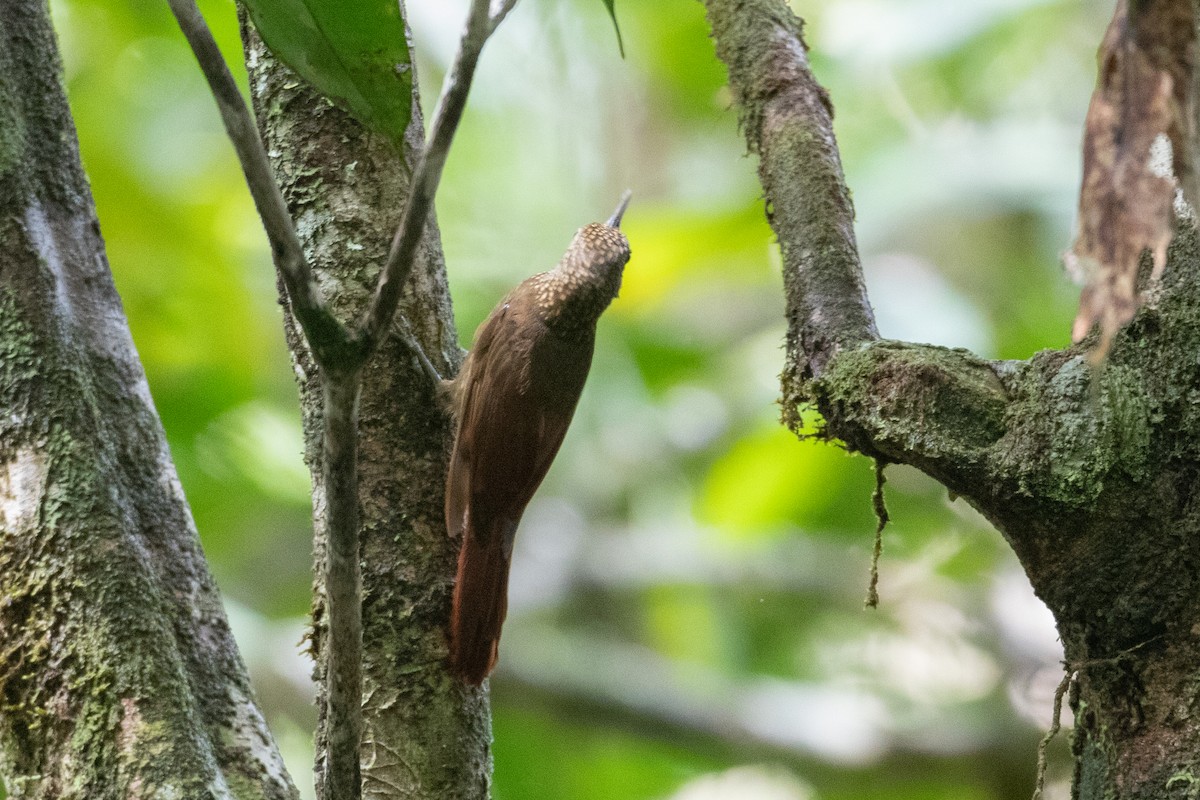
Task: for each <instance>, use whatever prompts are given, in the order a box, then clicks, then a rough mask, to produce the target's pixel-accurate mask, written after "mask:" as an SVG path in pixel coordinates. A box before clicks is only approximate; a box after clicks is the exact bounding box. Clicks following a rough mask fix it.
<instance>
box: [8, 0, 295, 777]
mask: <svg viewBox="0 0 1200 800" xmlns="http://www.w3.org/2000/svg"><path fill="white" fill-rule="evenodd" d="M60 73H61V64H60V62H59V57H58V51H57V48H56V44H55V40H54V35H53V31H52V29H51V27H50V22H49V15H48V8H47V6H46V4H45V2H44V0H12V1H11V2H7V3H4V4H0V410H2V413H0V774H2V775H3V776H4V780H5V783H6V786H7V790H8V792H9V795H10V796H11V797H14V798H47V799H49V798H59V797H88V798H127V797H189V798H190V797H195V798H235V797H236V798H271V799H272V800H276V799H277V800H286V799H287V798H295V797H296V796H297V795H296V790H295V788H294V787H293V786H292V784H291V781H290V779H289V778H288V776H287V774H286V772H285V770H284V767H283V763H282V761H281V759H280V757H279V754H278V752H277V751H276V748H275V745H274V743H273V741H272V740H271V737H270V734H269V733H268V732H267V730H266V726H265V724H264V722H263V719H262V715H261V713H260V711H259V709H258V707H257V705H256V704H255V700H254V696H253V692H252V691H251V689H250V683H249V679H248V678H247V675H246V670H245V668H244V666H243V665H242V662H241V659H240V657H239V655H238V653H237V650H236V648H235V646H234V642H233V638H232V636H231V634H230V631H229V626H228V623H227V622H226V619H225V615H224V611H223V609H222V606H221V601H220V597H219V596H218V594H217V590H216V587H215V585H214V583H213V580H212V577H211V576H210V575H209V573H208V570H207V566H206V564H205V561H204V557H203V553H202V552H201V549H200V544H199V540H198V538H197V535H196V529H195V525H194V524H193V522H192V518H191V513H190V511H189V509H188V507H187V503H186V501H185V500H184V497H183V493H182V490H181V488H180V486H179V481H178V478H177V476H176V473H175V469H174V466H173V465H172V463H171V460H170V455H169V452H168V450H167V444H166V439H165V436H164V434H163V430H162V427H161V425H160V423H159V420H158V417H157V415H156V413H155V410H154V406H153V403H152V401H151V399H150V392H149V389H148V387H147V385H146V378H145V375H144V374H143V372H142V368H141V365H140V363H139V361H138V358H137V354H136V352H135V350H134V346H133V341H132V339H131V338H130V335H129V330H128V327H127V325H126V322H125V316H124V312H123V311H122V308H121V302H120V299H119V298H118V296H117V293H116V290H115V288H114V287H113V283H112V277H111V275H110V273H109V270H108V263H107V259H106V257H105V254H104V245H103V241H102V240H101V237H100V228H99V223H98V221H97V219H96V213H95V209H94V207H93V203H92V198H91V193H90V191H89V188H88V185H87V179H86V178H85V176H84V173H83V169H82V166H81V165H80V162H79V152H78V144H77V142H76V138H75V129H74V125H73V122H72V120H71V117H70V112H69V110H68V108H67V102H66V98H65V96H64V94H63V89H62V85H61V77H60Z"/></svg>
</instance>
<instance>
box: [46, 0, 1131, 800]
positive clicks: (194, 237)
mask: <svg viewBox="0 0 1200 800" xmlns="http://www.w3.org/2000/svg"><path fill="white" fill-rule="evenodd" d="M201 5H202V8H203V10H204V11H205V13H206V15H207V16H208V18H209V20H210V23H211V24H212V26H213V28H214V30H215V32H216V34H217V36H218V38H219V40H220V41H221V44H222V46H223V48H224V49H225V51H226V53H227V55H228V57H229V58H230V59H231V60H234V61H235V64H234V67H235V72H236V73H237V74H238V75H239V78H240V79H241V80H244V70H243V68H242V67H241V65H240V63H239V61H238V59H239V53H240V50H239V46H238V41H237V30H236V19H235V14H234V7H233V5H232V4H231V3H229V2H224V1H223V0H211V1H209V2H204V3H202V4H201ZM408 6H409V10H410V13H411V14H412V18H413V24H414V41H415V47H416V52H417V56H418V66H419V71H418V75H419V78H420V80H421V84H422V88H423V90H424V97H425V98H426V108H427V109H428V108H429V107H430V104H431V101H432V98H434V97H436V94H437V87H438V85H439V83H440V80H441V77H442V74H443V71H444V69H445V67H446V63H447V61H448V59H449V56H450V53H451V50H452V48H453V46H454V43H455V41H456V38H457V30H458V26H459V25H460V24H461V20H462V19H463V15H464V13H465V7H464V3H463V2H461V0H460V1H459V2H453V3H451V2H446V0H409V2H408ZM794 6H795V8H796V11H797V12H798V13H800V14H801V15H803V16H805V17H806V19H807V20H808V27H807V35H808V40H809V43H810V45H811V46H812V48H813V49H812V52H811V58H812V62H813V66H814V69H815V70H816V72H817V75H818V77H819V78H820V79H821V80H822V81H823V82H824V84H825V86H826V87H827V88H828V89H829V91H830V94H831V96H832V98H833V102H834V104H835V106H836V109H837V118H836V126H837V133H838V137H839V141H840V144H841V148H842V158H843V162H844V164H845V168H846V173H847V179H848V181H849V184H850V186H851V187H852V189H853V191H854V198H855V202H856V205H857V210H858V222H859V227H858V235H859V243H860V246H861V249H862V253H863V257H864V262H865V269H866V274H867V283H868V286H869V289H870V292H871V298H872V301H873V304H874V306H875V309H876V313H877V315H878V319H879V325H880V328H881V330H882V332H883V334H884V335H885V336H889V337H893V338H901V339H911V340H920V341H932V342H936V343H941V344H946V345H950V346H962V347H969V348H971V349H973V350H975V351H976V352H978V353H980V354H981V355H984V356H987V357H994V358H1025V357H1027V356H1029V355H1030V354H1032V353H1034V352H1035V351H1037V350H1039V349H1042V348H1047V347H1059V346H1062V345H1065V344H1066V343H1067V341H1068V334H1069V329H1070V321H1071V318H1072V316H1073V313H1074V304H1075V300H1076V296H1077V292H1076V289H1075V288H1074V287H1073V286H1072V285H1071V284H1070V282H1069V281H1068V280H1067V278H1066V277H1065V276H1064V274H1063V272H1062V269H1061V268H1060V266H1059V263H1058V253H1059V252H1061V251H1062V250H1064V249H1066V247H1067V246H1068V244H1069V242H1070V234H1071V224H1072V219H1073V217H1074V209H1075V192H1076V191H1077V188H1078V181H1079V165H1080V156H1079V142H1080V134H1081V129H1082V119H1083V115H1084V112H1085V109H1086V105H1087V100H1088V96H1089V93H1090V90H1091V87H1092V83H1093V80H1094V73H1095V49H1096V46H1097V44H1098V42H1099V39H1100V36H1101V34H1102V32H1103V28H1104V25H1105V22H1106V20H1107V17H1108V15H1109V13H1110V12H1111V7H1110V6H1109V4H1107V3H1098V2H1039V1H1038V0H974V2H970V3H965V2H961V0H943V1H935V0H905V1H904V2H901V1H900V0H836V1H835V0H821V1H816V0H814V1H812V2H797V3H795V4H794ZM52 7H53V10H54V13H55V20H56V25H57V27H58V30H59V32H60V36H61V46H62V51H63V57H64V62H65V70H66V77H67V84H68V89H69V92H70V99H71V104H72V108H73V110H74V113H75V116H76V123H77V125H78V128H79V138H80V141H81V143H82V148H83V156H84V161H85V165H86V167H87V170H88V173H89V175H90V177H91V180H92V186H93V190H94V191H95V195H96V201H97V205H98V207H99V213H100V219H101V224H102V228H103V231H104V235H105V239H106V242H107V244H108V252H109V257H110V260H111V263H112V268H113V272H114V274H115V276H116V281H117V285H118V287H119V289H120V291H121V295H122V297H123V299H124V302H125V309H126V312H127V313H128V315H129V320H130V326H131V327H132V329H133V335H134V339H135V340H136V342H137V346H138V348H139V350H140V353H141V356H142V359H143V361H144V363H145V366H146V371H147V373H148V375H149V380H150V385H151V388H152V391H153V394H154V398H155V401H156V403H157V405H158V408H159V411H160V413H161V414H162V418H163V423H164V425H165V426H166V429H167V433H168V436H169V438H170V442H171V448H172V452H173V454H174V457H175V460H176V463H177V465H178V468H179V472H180V476H181V478H182V480H183V484H184V487H185V489H186V492H187V496H188V499H189V500H190V502H191V504H192V508H193V511H194V513H195V517H196V521H197V523H198V525H199V528H200V533H201V536H202V537H203V541H204V547H205V550H206V552H207V554H208V556H209V559H210V561H211V563H212V568H213V570H214V572H215V573H216V576H217V579H218V581H219V582H220V585H221V588H222V590H223V591H224V593H225V596H226V598H227V601H228V604H229V608H230V615H231V619H232V621H233V623H234V626H235V630H236V633H237V634H238V636H239V639H240V641H241V643H242V647H243V652H244V655H245V657H246V660H247V662H248V663H249V665H250V667H251V670H252V673H253V675H254V679H255V682H256V686H257V688H258V691H259V694H260V699H261V700H262V702H263V704H264V707H265V709H266V711H267V714H268V716H269V720H270V724H271V727H272V729H273V730H274V731H275V733H276V735H277V737H278V739H279V741H280V745H281V747H282V748H283V750H284V752H285V756H286V758H287V759H288V761H289V764H290V766H291V767H292V769H293V772H294V775H295V776H296V778H297V781H298V782H299V783H300V784H301V786H302V790H303V791H304V792H306V793H308V796H311V788H310V787H309V783H310V766H309V764H310V760H311V733H310V731H311V729H312V727H313V724H314V720H315V714H314V711H313V709H312V706H311V695H312V690H311V687H310V686H309V684H308V683H307V676H308V666H307V665H306V664H305V663H304V661H303V660H302V658H301V655H300V652H299V639H300V636H301V634H302V631H303V626H304V614H305V611H306V609H307V604H308V599H307V592H308V587H309V584H310V579H309V569H310V563H309V561H310V559H309V552H310V546H309V537H310V531H309V506H308V503H309V498H308V476H307V474H306V472H305V470H304V468H303V465H302V463H301V460H300V451H301V441H300V427H299V420H298V412H297V407H296V391H295V387H294V385H293V382H292V376H291V372H290V367H289V362H288V358H287V353H286V350H285V348H284V345H283V341H282V335H281V326H280V315H279V310H278V307H277V305H276V302H275V288H274V282H275V281H274V275H273V273H272V269H271V266H270V262H269V256H268V252H267V248H266V245H265V242H264V239H263V236H262V233H261V230H260V227H259V223H258V221H257V218H256V217H255V215H254V212H253V208H252V205H251V202H250V200H249V198H248V196H247V194H246V191H245V188H244V186H243V184H242V180H241V175H240V173H239V171H238V168H237V166H236V164H235V162H234V159H233V156H232V152H231V149H230V147H229V146H228V144H227V143H226V141H225V140H224V138H223V134H222V131H221V129H220V124H219V120H218V117H217V113H216V110H215V108H214V106H213V103H212V101H211V99H210V98H209V97H208V95H207V93H206V90H205V87H204V84H203V82H202V80H201V78H200V75H199V72H198V70H197V69H196V67H195V64H194V63H193V61H192V58H191V55H190V53H189V52H188V50H187V49H186V47H185V45H184V43H183V41H182V38H181V36H180V35H179V33H178V31H177V30H176V29H175V27H174V25H173V22H172V20H171V18H170V16H169V14H168V11H167V7H166V4H165V3H161V2H149V0H126V2H117V0H53V2H52ZM617 12H618V15H619V18H620V22H621V30H622V33H623V36H624V41H625V49H626V55H627V57H626V59H625V60H621V59H620V57H619V56H618V53H617V48H616V43H615V37H614V34H613V30H612V23H611V20H610V19H609V17H608V13H607V11H606V9H605V6H604V3H602V2H600V0H570V1H566V0H522V2H521V3H520V4H519V6H518V8H517V10H516V11H515V12H513V14H512V16H511V17H510V18H509V20H508V22H506V23H505V25H504V26H503V27H502V28H501V29H500V31H499V33H498V34H497V35H496V37H495V38H494V40H493V41H492V42H491V43H490V44H489V45H488V48H487V50H486V51H485V55H484V58H483V60H482V63H481V66H480V72H479V75H478V77H477V82H476V85H475V88H474V90H473V93H472V98H471V104H470V105H469V107H468V111H467V114H466V117H465V119H464V122H463V126H462V128H461V131H460V135H459V138H458V140H457V144H456V147H455V149H454V151H453V153H452V154H451V157H450V161H449V164H448V166H447V170H446V177H445V181H444V183H443V186H442V189H441V193H440V194H439V198H438V214H439V221H440V223H441V228H442V233H443V236H444V242H445V249H446V254H447V259H448V263H449V271H450V281H451V287H452V290H453V294H454V299H455V309H456V316H457V320H458V326H459V330H460V335H461V337H462V339H463V342H464V345H466V344H469V338H470V333H471V332H472V331H473V330H474V328H475V326H476V325H477V324H478V323H479V321H480V320H481V319H482V318H483V317H484V315H485V314H486V313H487V311H488V310H489V309H490V308H491V306H492V305H493V304H494V303H495V302H496V301H497V300H498V299H499V298H500V297H501V296H502V295H503V293H504V292H505V291H506V290H507V289H508V288H509V287H510V286H512V285H513V284H515V283H516V282H518V281H519V280H520V279H522V278H524V277H526V276H527V275H529V274H531V273H533V272H537V271H540V270H542V269H545V268H547V267H549V266H550V265H552V264H553V263H554V262H555V261H556V260H557V258H558V256H559V255H560V254H561V252H562V250H563V249H564V247H565V246H566V244H567V242H568V241H569V239H570V237H571V235H572V233H573V232H574V231H575V229H576V228H577V227H579V226H580V225H582V224H583V223H585V222H589V221H592V220H598V219H603V218H605V217H606V216H608V214H609V212H610V211H611V208H612V206H613V204H614V203H615V201H616V199H617V197H618V196H619V194H620V192H621V190H623V189H624V188H626V187H630V188H632V189H633V191H634V201H633V205H632V206H631V209H630V211H629V213H628V214H627V216H626V223H625V226H624V227H625V230H626V232H627V233H628V235H629V239H630V242H631V244H632V248H633V253H634V255H633V260H632V261H631V263H630V264H629V267H628V269H627V271H626V277H625V284H624V287H623V289H622V293H621V297H620V298H619V299H618V300H617V301H616V303H615V304H614V305H613V307H612V309H611V310H610V311H609V312H608V313H607V314H606V316H605V317H604V319H603V320H602V321H601V325H600V334H599V341H598V344H597V354H596V361H595V367H594V370H593V373H592V376H591V378H590V381H589V384H588V387H587V390H586V391H585V394H584V398H583V400H582V403H581V406H580V410H579V413H578V416H577V421H576V423H575V425H574V427H573V428H572V431H571V433H570V434H569V435H568V437H567V440H566V443H565V445H564V447H563V451H562V453H561V455H560V457H559V459H558V461H557V462H556V464H555V467H554V468H553V470H552V471H551V474H550V476H549V477H548V479H547V481H546V484H545V486H544V488H543V490H542V491H541V493H540V494H539V496H538V497H537V498H536V499H535V501H534V503H533V504H532V505H531V506H530V509H529V512H528V514H527V515H526V520H525V523H524V525H523V527H522V532H521V535H520V537H519V541H518V546H517V556H516V564H515V566H514V576H513V583H514V586H513V597H512V604H511V613H510V621H509V623H508V625H507V627H506V632H505V640H504V645H503V648H502V658H501V669H500V671H499V672H498V673H497V674H496V676H495V677H494V679H493V689H494V696H495V727H496V744H495V753H496V775H495V794H496V796H497V798H500V800H518V799H519V800H542V799H543V798H544V799H545V800H551V799H553V800H599V799H600V798H605V799H607V798H621V799H624V798H628V799H630V800H638V799H640V798H647V799H649V798H678V799H679V800H700V799H702V798H751V800H755V799H761V800H811V799H812V798H821V799H822V800H841V799H842V798H845V799H846V800H851V799H852V798H853V799H854V800H859V799H861V798H879V799H880V800H888V799H889V798H896V799H897V800H899V798H904V799H905V800H936V799H941V798H945V799H946V800H951V798H953V800H1008V798H1013V799H1014V800H1015V799H1016V798H1021V799H1022V800H1023V799H1024V798H1027V797H1028V796H1029V795H1030V792H1031V790H1032V784H1033V776H1034V762H1035V748H1036V745H1037V741H1038V739H1039V737H1040V735H1041V733H1042V731H1044V730H1045V728H1046V726H1048V724H1049V721H1050V698H1051V695H1052V693H1053V690H1054V686H1055V685H1056V684H1057V682H1058V680H1059V678H1060V677H1061V668H1060V667H1059V665H1058V659H1059V658H1060V652H1059V649H1058V646H1057V643H1056V641H1055V638H1054V631H1053V626H1052V623H1051V622H1050V621H1049V619H1048V614H1047V613H1046V612H1045V610H1044V608H1042V607H1041V606H1040V604H1039V603H1038V602H1037V601H1036V600H1035V599H1034V598H1033V597H1032V595H1031V593H1030V590H1029V588H1028V586H1027V584H1026V582H1025V579H1024V577H1023V576H1022V575H1021V574H1020V572H1019V569H1018V568H1017V566H1016V565H1015V562H1014V560H1013V558H1012V556H1011V554H1010V553H1009V552H1008V551H1007V550H1006V548H1005V546H1004V544H1003V541H1002V539H1001V538H1000V536H999V535H998V534H997V533H995V532H994V531H993V530H992V529H991V528H990V527H989V526H988V525H987V524H986V523H985V522H984V521H983V520H981V519H980V518H979V517H978V515H977V514H975V513H974V512H973V511H971V510H970V509H969V508H968V507H967V506H966V505H965V503H964V502H963V501H961V500H959V501H952V499H951V498H948V497H947V495H946V492H945V491H944V490H943V489H941V488H940V487H939V486H938V485H937V484H935V483H933V482H932V481H930V480H929V479H927V478H925V477H924V476H922V475H920V474H919V473H917V472H915V471H913V470H911V469H907V468H901V467H891V468H889V469H888V481H889V482H888V490H887V501H888V505H889V507H890V509H891V512H892V519H893V523H892V525H891V526H890V527H889V528H888V529H887V531H886V533H885V536H884V541H885V551H884V558H883V562H882V565H881V569H882V579H881V585H880V593H881V596H882V605H881V607H880V608H879V610H877V611H864V610H863V597H864V595H865V591H866V586H867V572H868V564H869V553H870V549H871V541H872V532H873V530H874V518H873V516H872V513H871V505H870V494H871V489H872V486H873V479H872V465H871V463H870V462H869V461H867V460H866V459H864V458H861V457H851V456H848V455H846V454H845V453H844V452H843V451H841V450H839V449H837V448H835V447H831V446H826V445H821V444H817V443H814V442H803V443H801V442H797V441H796V440H795V439H794V438H793V437H791V436H790V435H789V434H787V433H786V432H784V431H783V430H782V429H781V428H780V427H779V426H778V424H777V417H778V412H779V409H778V406H777V405H776V398H777V378H776V376H777V374H778V372H779V371H780V369H781V367H782V359H783V352H782V342H783V318H782V311H783V299H782V294H781V280H780V274H779V269H780V268H779V255H778V251H777V248H776V247H775V245H774V244H773V241H772V236H771V232H770V230H769V228H768V227H767V225H766V223H765V221H764V216H763V209H762V201H761V190H760V188H759V186H758V184H757V182H756V179H755V173H754V170H755V167H756V160H755V159H754V158H753V157H750V156H748V155H747V153H746V148H745V145H744V142H743V140H742V138H741V137H740V135H739V132H738V129H737V120H736V113H735V111H734V110H733V108H732V98H731V96H730V93H729V91H728V89H727V88H726V87H725V85H724V68H723V67H722V66H721V65H720V64H719V63H718V62H717V61H716V59H715V57H714V53H713V48H712V43H711V41H710V40H709V38H708V35H707V28H706V25H705V22H704V17H703V8H702V6H701V4H700V3H698V2H695V0H655V2H638V0H624V2H618V3H617ZM810 422H812V420H810ZM1052 755H1053V756H1054V757H1053V758H1052V760H1051V770H1050V783H1051V786H1050V790H1049V793H1048V794H1047V797H1048V798H1054V797H1059V798H1063V797H1065V796H1066V794H1065V782H1066V781H1067V779H1068V777H1069V776H1068V774H1067V769H1068V764H1067V759H1066V746H1065V744H1064V742H1063V741H1059V742H1057V743H1056V744H1055V745H1054V747H1052Z"/></svg>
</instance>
